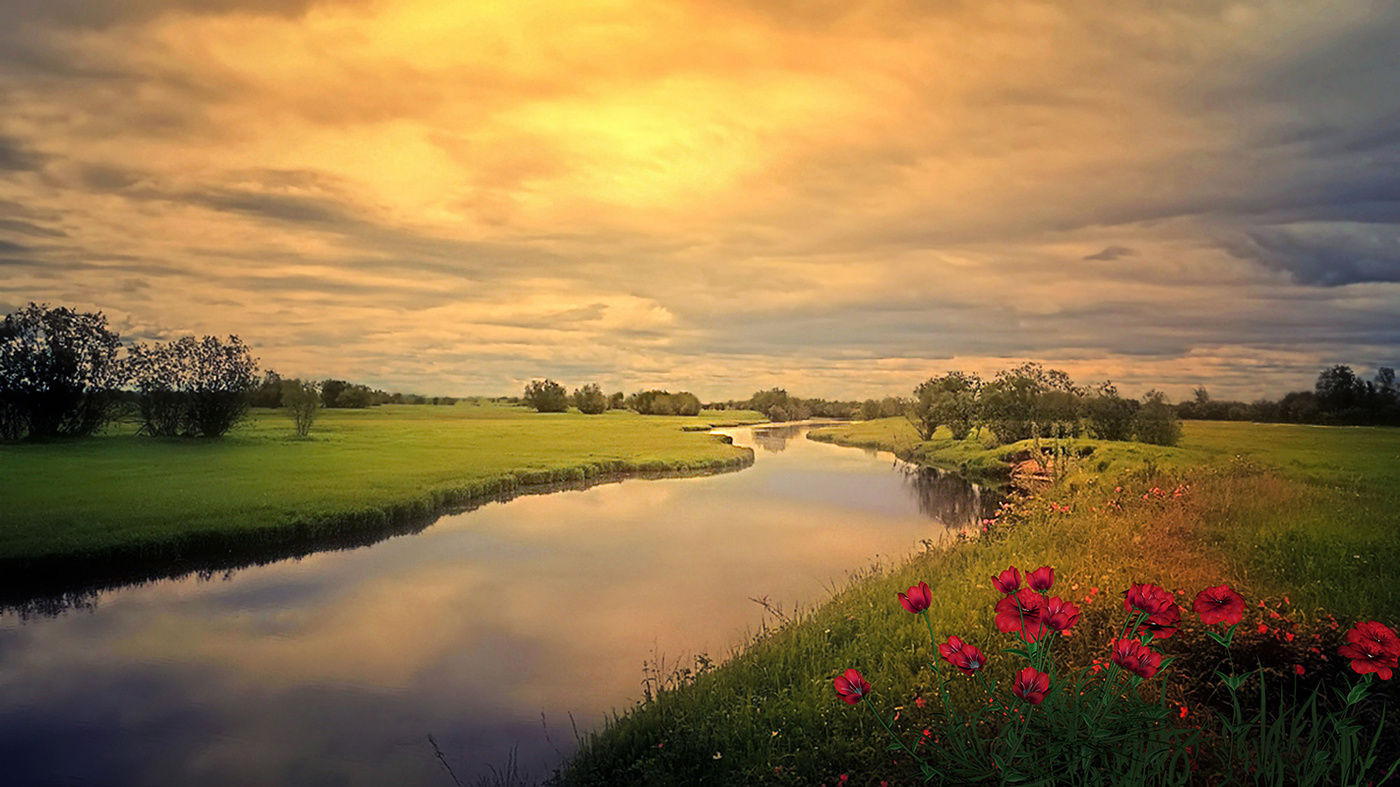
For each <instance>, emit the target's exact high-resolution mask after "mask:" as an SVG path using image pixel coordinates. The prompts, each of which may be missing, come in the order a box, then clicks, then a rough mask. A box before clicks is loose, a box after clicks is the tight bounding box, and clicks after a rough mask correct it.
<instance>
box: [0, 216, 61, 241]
mask: <svg viewBox="0 0 1400 787" xmlns="http://www.w3.org/2000/svg"><path fill="white" fill-rule="evenodd" d="M0 232H10V233H14V234H15V235H28V236H30V237H32V238H66V237H68V233H66V232H64V231H63V230H58V229H53V228H52V227H41V226H39V225H38V224H31V223H30V222H27V221H20V220H19V219H0Z"/></svg>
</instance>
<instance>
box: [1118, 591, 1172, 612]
mask: <svg viewBox="0 0 1400 787" xmlns="http://www.w3.org/2000/svg"><path fill="white" fill-rule="evenodd" d="M1123 596H1124V598H1123V609H1129V610H1131V609H1136V610H1138V611H1139V612H1146V613H1147V614H1149V615H1158V614H1161V613H1163V612H1166V611H1167V608H1168V607H1172V606H1175V605H1176V601H1174V600H1173V599H1172V594H1170V593H1168V592H1167V591H1166V590H1164V589H1162V588H1160V587H1158V586H1157V585H1146V584H1141V583H1139V584H1135V585H1133V586H1132V587H1130V588H1128V589H1127V590H1125V591H1123Z"/></svg>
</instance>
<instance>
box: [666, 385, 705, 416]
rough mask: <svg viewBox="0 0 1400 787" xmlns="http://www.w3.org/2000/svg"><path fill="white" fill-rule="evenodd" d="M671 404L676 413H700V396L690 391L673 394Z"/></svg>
mask: <svg viewBox="0 0 1400 787" xmlns="http://www.w3.org/2000/svg"><path fill="white" fill-rule="evenodd" d="M671 405H672V408H673V409H674V410H675V413H676V415H699V414H700V397H698V396H696V395H695V394H693V393H691V392H690V391H681V392H680V393H677V394H673V395H672V396H671Z"/></svg>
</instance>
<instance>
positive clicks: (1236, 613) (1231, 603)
mask: <svg viewBox="0 0 1400 787" xmlns="http://www.w3.org/2000/svg"><path fill="white" fill-rule="evenodd" d="M1244 607H1245V604H1244V597H1243V596H1241V595H1240V594H1239V593H1236V592H1235V591H1234V590H1233V589H1231V587H1230V586H1229V585H1218V586H1216V587H1213V588H1206V589H1205V590H1202V591H1201V592H1200V593H1197V594H1196V600H1195V601H1193V602H1192V603H1191V609H1192V610H1194V611H1195V612H1196V614H1197V615H1200V616H1201V622H1202V623H1205V624H1207V625H1210V624H1212V623H1224V624H1225V625H1227V626H1233V625H1235V624H1236V623H1239V622H1240V621H1241V620H1244Z"/></svg>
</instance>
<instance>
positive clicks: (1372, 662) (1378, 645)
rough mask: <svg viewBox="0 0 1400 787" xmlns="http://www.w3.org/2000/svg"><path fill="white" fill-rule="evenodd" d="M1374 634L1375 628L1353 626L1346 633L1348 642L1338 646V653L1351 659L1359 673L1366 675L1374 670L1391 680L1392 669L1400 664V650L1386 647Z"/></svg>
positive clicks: (1352, 666)
mask: <svg viewBox="0 0 1400 787" xmlns="http://www.w3.org/2000/svg"><path fill="white" fill-rule="evenodd" d="M1387 631H1389V629H1387ZM1372 635H1373V630H1372V629H1371V628H1369V627H1368V628H1367V629H1364V630H1363V629H1361V627H1360V626H1357V627H1355V628H1352V629H1351V630H1350V631H1348V632H1347V633H1346V640H1347V644H1345V645H1343V646H1341V647H1340V648H1337V653H1338V654H1339V655H1341V656H1342V657H1343V658H1348V659H1351V668H1352V669H1354V670H1356V672H1357V673H1359V674H1361V675H1365V674H1366V673H1368V672H1374V673H1376V675H1378V676H1379V677H1380V679H1381V680H1390V673H1391V670H1393V669H1395V668H1396V667H1397V666H1400V665H1397V663H1396V662H1397V661H1398V660H1400V652H1397V650H1395V649H1393V648H1389V647H1386V645H1385V644H1384V643H1383V642H1381V641H1377V640H1376V639H1374V638H1373V636H1372ZM1382 636H1383V635H1382Z"/></svg>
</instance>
